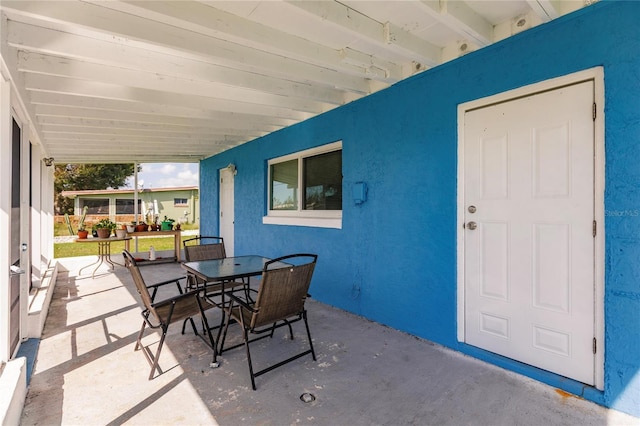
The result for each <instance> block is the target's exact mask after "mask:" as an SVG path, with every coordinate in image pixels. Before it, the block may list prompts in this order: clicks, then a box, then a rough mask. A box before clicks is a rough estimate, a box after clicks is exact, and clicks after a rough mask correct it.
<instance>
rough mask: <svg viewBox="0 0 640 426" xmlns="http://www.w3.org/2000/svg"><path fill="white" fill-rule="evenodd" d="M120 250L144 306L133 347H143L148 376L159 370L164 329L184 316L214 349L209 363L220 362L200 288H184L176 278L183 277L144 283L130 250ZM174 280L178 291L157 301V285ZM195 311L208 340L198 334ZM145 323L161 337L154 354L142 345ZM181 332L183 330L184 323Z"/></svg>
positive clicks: (165, 330)
mask: <svg viewBox="0 0 640 426" xmlns="http://www.w3.org/2000/svg"><path fill="white" fill-rule="evenodd" d="M122 254H123V256H124V260H125V265H126V267H127V268H128V269H129V272H130V273H131V276H132V277H133V281H134V283H135V285H136V290H137V291H138V294H139V295H140V299H141V301H142V305H143V310H142V312H141V315H142V318H143V321H142V326H141V328H140V332H139V333H138V337H137V339H136V346H135V348H134V350H136V351H137V350H140V349H142V353H143V354H144V356H145V358H146V359H147V361H148V362H149V365H151V372H150V373H149V380H151V379H153V378H154V375H155V372H156V371H158V372H159V373H160V374H162V369H161V368H160V366H159V364H158V361H159V358H160V353H161V352H162V347H163V345H164V341H165V339H166V337H167V331H168V330H169V326H170V325H171V324H172V323H174V322H178V321H182V320H184V323H185V324H186V321H187V320H190V321H191V326H192V327H193V331H194V333H195V334H196V335H198V336H199V337H201V338H202V340H203V341H204V342H205V343H206V344H207V345H209V346H210V347H211V348H212V349H213V361H212V362H211V364H210V367H218V365H219V363H218V361H217V357H218V350H217V346H216V344H215V340H214V339H213V335H212V334H211V331H210V330H209V325H208V322H207V318H206V315H205V314H204V311H205V310H206V308H205V306H204V303H207V302H206V301H205V300H203V298H202V297H201V295H200V292H199V291H189V292H183V291H182V289H181V288H180V286H179V282H180V280H181V279H182V278H175V279H171V280H166V281H162V282H159V283H155V284H151V285H146V284H145V281H144V278H143V277H142V274H141V273H140V269H139V267H138V265H137V263H136V261H135V259H134V257H133V256H132V255H131V253H129V252H128V251H126V250H124V251H123V253H122ZM173 283H176V284H178V287H179V294H177V295H175V296H173V297H169V298H166V299H163V300H160V301H156V300H155V297H156V295H157V292H158V289H160V288H161V287H163V286H165V285H168V284H173ZM150 289H151V290H152V293H151V294H150V293H149V290H150ZM195 315H200V317H201V319H202V322H203V325H204V328H205V331H206V334H207V337H208V341H207V340H206V339H205V338H204V336H200V335H199V334H198V332H197V330H196V327H195V324H194V322H193V319H192V317H193V316H195ZM146 327H149V328H151V329H159V330H160V331H161V337H160V341H159V342H158V348H157V349H156V352H155V354H154V353H152V352H151V349H150V348H149V347H145V346H144V345H143V344H142V337H143V335H144V331H145V329H146ZM182 332H183V333H184V326H183V330H182Z"/></svg>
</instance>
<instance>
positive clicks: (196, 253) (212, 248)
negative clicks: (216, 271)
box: [182, 235, 249, 338]
mask: <svg viewBox="0 0 640 426" xmlns="http://www.w3.org/2000/svg"><path fill="white" fill-rule="evenodd" d="M182 245H183V247H184V258H185V261H186V262H197V261H201V260H212V259H224V258H225V257H227V256H226V251H225V249H224V239H223V238H222V237H214V236H204V235H198V236H197V237H192V238H188V239H185V240H183V242H182ZM245 286H246V287H245ZM186 288H187V290H196V289H198V290H202V291H203V296H204V297H205V298H206V299H207V301H208V302H209V304H208V305H209V306H208V307H207V309H208V308H211V307H213V306H218V307H219V308H224V305H225V304H227V301H226V299H225V294H223V289H224V293H231V292H234V291H238V290H242V291H244V292H245V295H246V296H247V297H248V294H249V293H248V282H245V281H244V280H243V281H225V282H218V281H216V282H205V281H204V280H202V279H201V278H199V277H197V276H195V275H192V274H187V286H186ZM222 320H224V318H222V319H221V321H222ZM185 327H186V320H185V322H184V324H183V325H182V332H183V333H184V330H185ZM215 328H218V329H219V331H218V336H217V338H220V330H221V329H222V322H221V323H220V325H219V326H216V327H214V329H215Z"/></svg>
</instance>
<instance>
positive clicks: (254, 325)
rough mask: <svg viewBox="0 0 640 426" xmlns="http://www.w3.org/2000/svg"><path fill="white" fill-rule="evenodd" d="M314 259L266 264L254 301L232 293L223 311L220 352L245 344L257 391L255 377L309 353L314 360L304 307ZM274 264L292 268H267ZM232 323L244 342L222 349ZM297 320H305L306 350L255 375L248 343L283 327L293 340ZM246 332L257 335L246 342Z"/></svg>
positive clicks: (297, 256) (287, 259)
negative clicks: (283, 263) (224, 313)
mask: <svg viewBox="0 0 640 426" xmlns="http://www.w3.org/2000/svg"><path fill="white" fill-rule="evenodd" d="M317 258H318V256H317V255H315V254H293V255H288V256H283V257H280V258H278V259H274V260H271V261H269V262H267V263H266V264H265V265H264V269H263V270H262V280H261V281H260V285H259V288H258V290H257V295H256V297H255V302H250V301H249V302H248V301H246V300H242V299H240V298H239V297H237V296H236V295H234V294H231V295H229V297H230V299H231V305H230V306H228V307H227V308H226V310H227V314H228V315H226V322H225V327H224V334H223V336H222V341H221V343H220V353H222V352H223V351H225V350H227V351H228V350H231V349H234V348H237V347H239V346H242V345H243V344H244V346H245V349H246V352H247V362H248V363H249V375H250V376H251V386H252V387H253V390H256V383H255V378H256V377H257V376H260V375H262V374H264V373H267V372H269V371H271V370H273V369H275V368H278V367H280V366H282V365H284V364H286V363H288V362H291V361H293V360H295V359H298V358H300V357H302V356H305V355H308V354H311V356H312V357H313V360H314V361H315V360H316V354H315V351H314V349H313V342H312V341H311V333H310V331H309V324H308V322H307V311H306V309H305V307H304V304H305V301H306V299H307V297H308V296H309V295H308V293H307V292H308V290H309V285H310V284H311V277H312V275H313V271H314V268H315V265H316V260H317ZM305 260H306V261H305ZM274 262H286V263H292V265H291V266H288V267H285V268H278V269H269V268H270V266H271V264H272V263H274ZM231 320H235V321H236V322H237V323H239V324H240V325H241V327H242V331H243V343H240V344H237V345H234V346H231V347H229V348H227V349H224V342H225V339H226V336H227V331H228V329H229V324H230V322H231ZM300 320H302V321H304V324H305V328H306V331H307V338H308V339H309V349H307V350H305V351H303V352H300V353H298V354H296V355H293V356H291V357H289V358H287V359H285V360H283V361H280V362H278V363H276V364H274V365H271V366H269V367H266V368H264V369H262V370H260V371H257V372H254V371H253V364H252V362H251V351H250V350H249V346H250V344H251V343H253V342H255V341H257V340H260V339H263V338H265V337H273V334H274V332H275V329H276V328H279V327H283V326H285V325H286V326H288V327H289V334H290V336H291V340H293V330H292V328H291V324H292V323H294V322H297V321H300ZM249 333H251V334H256V335H260V336H259V337H255V338H253V339H249ZM266 333H269V334H266Z"/></svg>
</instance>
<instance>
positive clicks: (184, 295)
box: [151, 281, 200, 308]
mask: <svg viewBox="0 0 640 426" xmlns="http://www.w3.org/2000/svg"><path fill="white" fill-rule="evenodd" d="M170 282H173V281H170ZM199 293H200V291H199V290H194V291H188V292H186V293H180V294H176V295H175V296H172V297H168V298H166V299H162V300H160V301H158V302H153V303H151V306H152V307H153V308H159V307H161V306H165V305H170V304H172V303H174V302H177V301H180V300H182V299H188V298H189V297H195V298H198V297H199Z"/></svg>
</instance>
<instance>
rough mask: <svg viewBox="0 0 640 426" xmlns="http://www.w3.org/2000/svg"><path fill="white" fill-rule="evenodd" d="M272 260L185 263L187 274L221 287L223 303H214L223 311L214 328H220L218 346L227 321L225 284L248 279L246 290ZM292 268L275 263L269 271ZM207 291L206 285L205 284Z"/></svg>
mask: <svg viewBox="0 0 640 426" xmlns="http://www.w3.org/2000/svg"><path fill="white" fill-rule="evenodd" d="M270 260H271V259H269V258H267V257H262V256H255V255H249V256H236V257H225V258H223V259H211V260H200V261H195V262H185V263H183V264H182V265H181V266H182V268H183V269H185V270H186V271H187V274H193V275H195V276H196V277H198V278H200V279H201V280H202V281H203V282H205V283H208V282H210V283H215V285H221V290H220V297H221V303H220V304H217V303H213V302H212V304H213V305H215V306H218V307H220V308H221V310H222V318H221V320H220V325H219V326H216V327H213V328H218V335H217V337H216V345H217V344H218V342H219V341H220V333H221V332H222V325H223V324H224V320H225V315H226V313H225V310H224V306H225V297H224V296H225V288H224V285H225V283H230V282H233V281H234V280H237V279H243V280H244V279H245V278H247V282H246V283H245V288H247V289H248V287H249V284H250V282H249V279H250V278H251V277H255V276H259V275H262V269H263V268H264V264H265V263H267V262H268V261H270ZM289 266H291V265H290V264H288V263H285V262H274V263H272V264H270V265H269V269H280V268H287V267H289ZM205 291H206V284H205Z"/></svg>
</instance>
